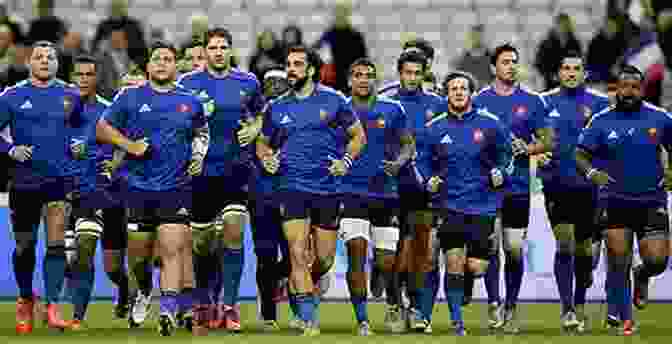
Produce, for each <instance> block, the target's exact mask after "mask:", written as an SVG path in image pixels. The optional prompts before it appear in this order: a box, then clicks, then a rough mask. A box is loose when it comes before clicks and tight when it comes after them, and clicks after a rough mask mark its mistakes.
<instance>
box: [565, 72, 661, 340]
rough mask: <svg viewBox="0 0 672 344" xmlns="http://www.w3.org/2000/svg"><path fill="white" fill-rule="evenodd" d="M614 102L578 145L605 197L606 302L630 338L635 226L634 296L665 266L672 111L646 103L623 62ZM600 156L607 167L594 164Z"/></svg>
mask: <svg viewBox="0 0 672 344" xmlns="http://www.w3.org/2000/svg"><path fill="white" fill-rule="evenodd" d="M618 77H619V80H620V82H619V88H618V92H617V95H616V100H617V101H616V105H615V106H612V107H609V108H607V109H605V110H603V111H601V112H600V113H599V114H597V115H595V116H594V117H593V119H592V120H591V121H590V123H589V124H588V126H587V127H586V129H585V130H584V131H583V133H582V134H581V136H580V139H579V145H578V148H577V150H576V161H577V167H578V169H579V173H581V174H583V175H585V176H586V178H587V179H589V180H590V181H591V182H592V183H594V184H596V185H598V186H599V187H600V193H601V194H602V195H601V196H603V197H604V199H605V200H606V212H607V230H606V240H607V247H608V258H607V262H608V271H607V282H606V283H607V285H608V286H609V288H608V289H607V302H608V303H609V304H611V305H613V306H614V307H615V308H617V310H618V313H620V319H621V320H622V321H623V332H622V334H623V335H625V336H629V335H632V334H633V332H634V331H633V321H632V301H631V300H632V296H631V295H630V293H629V290H630V289H629V288H628V287H627V285H626V284H627V282H628V281H629V278H628V275H629V272H630V264H631V260H630V259H631V258H630V256H631V255H632V240H633V239H634V238H633V232H634V233H636V235H637V240H638V246H639V250H640V251H639V252H640V256H641V258H642V265H641V267H640V268H638V269H637V270H636V271H635V274H634V294H635V296H634V299H635V300H637V299H645V298H646V292H647V290H646V288H648V281H649V279H650V278H651V277H654V276H657V275H659V274H661V273H663V272H664V271H665V269H666V268H667V261H668V256H669V234H668V232H669V228H668V227H669V222H668V221H669V219H668V217H667V210H666V205H667V195H666V192H665V190H666V189H667V190H669V189H670V188H671V187H672V170H671V169H670V166H669V161H668V162H667V163H668V164H666V166H662V161H661V159H660V157H661V154H660V152H661V148H662V147H670V140H671V139H670V136H669V135H670V130H671V129H672V116H671V115H670V114H669V113H667V112H665V111H664V110H662V109H660V108H657V107H654V106H653V105H651V104H649V103H646V102H643V101H642V98H641V97H642V82H643V80H644V75H643V74H642V73H641V72H640V71H639V70H638V69H637V68H636V67H633V66H624V67H623V69H622V70H621V71H620V73H619V75H618ZM593 158H595V159H600V160H601V162H602V165H603V167H601V168H600V169H597V168H595V167H593V164H592V160H593Z"/></svg>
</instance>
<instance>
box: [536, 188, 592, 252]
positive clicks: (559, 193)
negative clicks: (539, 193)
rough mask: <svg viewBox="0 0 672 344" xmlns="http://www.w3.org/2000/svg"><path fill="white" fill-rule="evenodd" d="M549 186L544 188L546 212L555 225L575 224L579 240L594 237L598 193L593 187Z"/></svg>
mask: <svg viewBox="0 0 672 344" xmlns="http://www.w3.org/2000/svg"><path fill="white" fill-rule="evenodd" d="M559 189H560V188H548V189H545V190H544V199H545V203H546V212H547V213H548V218H549V220H550V222H551V226H552V227H555V226H556V225H559V224H572V225H574V226H575V229H574V231H575V233H574V235H575V237H576V241H577V242H581V241H584V240H586V239H589V238H591V237H593V235H594V232H595V231H596V230H595V212H596V211H597V210H596V209H597V197H596V196H597V194H596V192H595V190H592V189H574V190H573V189H566V190H559Z"/></svg>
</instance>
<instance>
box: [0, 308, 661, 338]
mask: <svg viewBox="0 0 672 344" xmlns="http://www.w3.org/2000/svg"><path fill="white" fill-rule="evenodd" d="M70 309H71V308H70V307H65V309H64V311H65V313H64V314H71V311H70ZM154 309H156V307H155V308H154ZM605 309H606V307H605V306H604V305H601V304H590V305H588V306H587V311H588V314H589V315H590V317H591V319H590V330H589V331H587V333H586V334H583V335H568V334H565V333H563V332H562V331H561V330H560V328H559V324H560V321H559V315H558V314H559V305H557V304H522V305H520V318H521V319H522V322H521V327H522V331H523V332H522V333H521V334H520V335H517V336H508V335H504V334H494V335H493V334H490V333H489V332H488V331H487V330H486V329H485V324H486V312H485V305H484V304H474V305H472V306H469V307H468V308H466V309H465V317H466V321H467V329H468V331H469V335H468V336H467V337H464V338H458V337H454V336H453V332H452V329H451V327H450V325H449V324H450V322H449V320H448V309H447V306H446V305H445V304H440V305H437V307H436V309H435V312H434V323H433V328H434V334H433V335H421V334H417V335H416V334H413V335H411V334H405V335H391V334H386V333H384V331H383V328H382V325H383V311H384V308H383V306H382V305H380V304H371V305H370V306H369V316H370V318H371V322H372V326H373V329H374V331H376V335H375V336H373V337H368V338H360V337H356V336H355V335H354V334H355V324H354V320H353V314H352V307H351V306H350V305H349V304H342V303H325V304H322V305H321V307H320V318H321V321H320V322H321V330H322V335H321V336H319V337H312V338H302V337H298V336H297V335H296V334H295V332H292V331H290V330H287V329H283V330H281V331H280V332H276V333H263V332H261V330H260V327H259V323H258V322H257V321H256V308H255V305H254V304H253V303H247V304H244V305H243V306H242V315H243V326H244V327H243V330H244V332H243V334H239V335H231V334H227V333H225V332H221V331H217V332H213V331H211V332H210V334H209V336H207V337H192V336H191V334H190V333H187V332H186V331H185V330H180V331H179V332H178V333H177V335H175V336H174V337H169V338H166V337H160V336H159V335H158V333H157V331H156V321H155V318H152V319H150V320H149V321H148V322H147V323H146V324H145V327H144V328H140V329H134V330H129V329H127V328H126V322H125V321H121V320H113V318H112V306H111V305H110V304H109V303H96V304H93V305H91V308H90V311H89V316H88V318H89V321H88V322H87V329H86V330H84V331H81V332H67V331H66V332H64V333H59V332H55V331H52V330H48V329H45V328H43V327H41V326H40V327H38V328H37V329H35V331H34V333H33V334H31V335H28V336H21V337H18V336H16V335H15V334H14V304H13V303H2V304H0V320H1V321H0V343H7V344H57V343H67V344H78V343H87V344H105V343H129V344H131V343H132V344H136V343H137V344H155V343H156V344H158V343H167V342H175V343H187V341H189V343H199V344H200V343H203V344H209V343H213V344H214V343H225V341H235V343H237V344H238V343H240V344H248V343H249V344H253V343H254V344H256V343H259V344H299V343H326V344H348V343H352V342H354V343H357V342H366V343H417V344H420V343H437V344H438V343H441V344H446V343H451V342H453V341H459V342H460V343H464V344H484V343H498V344H502V343H516V344H518V343H528V342H529V343H535V344H542V343H571V344H581V343H587V344H612V343H613V341H614V340H623V339H617V338H610V337H613V336H614V335H613V334H611V333H610V332H609V331H607V330H605V329H603V327H602V319H603V318H604V313H605ZM670 309H671V308H670V305H669V304H652V305H649V307H648V308H647V309H646V310H645V311H641V312H637V313H636V318H637V322H638V325H639V332H638V333H637V334H635V336H633V337H631V338H628V339H627V341H628V342H629V343H639V342H646V343H648V342H654V343H655V342H660V343H663V342H666V341H669V338H670V335H672V326H671V325H670V324H671V323H668V322H667V320H668V318H667V316H669V315H670ZM279 315H280V318H281V320H280V325H281V326H282V327H284V328H286V324H287V316H286V315H287V308H286V306H285V305H282V306H281V308H280V310H279ZM656 320H658V321H656ZM419 341H422V342H419Z"/></svg>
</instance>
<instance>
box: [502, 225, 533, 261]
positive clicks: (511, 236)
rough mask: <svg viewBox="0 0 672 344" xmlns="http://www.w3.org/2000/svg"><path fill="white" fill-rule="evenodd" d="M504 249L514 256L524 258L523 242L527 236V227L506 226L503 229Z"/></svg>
mask: <svg viewBox="0 0 672 344" xmlns="http://www.w3.org/2000/svg"><path fill="white" fill-rule="evenodd" d="M502 235H503V239H504V240H503V243H504V250H505V251H506V252H509V253H510V254H511V255H512V257H513V258H516V259H518V258H522V254H523V244H524V243H525V239H526V237H527V229H526V228H504V230H503V231H502Z"/></svg>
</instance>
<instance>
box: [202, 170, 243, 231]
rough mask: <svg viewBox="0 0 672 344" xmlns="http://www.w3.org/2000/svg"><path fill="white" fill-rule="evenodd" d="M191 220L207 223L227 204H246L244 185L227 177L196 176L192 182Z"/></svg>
mask: <svg viewBox="0 0 672 344" xmlns="http://www.w3.org/2000/svg"><path fill="white" fill-rule="evenodd" d="M193 186H194V189H193V190H194V193H193V199H192V209H191V221H193V222H197V223H209V222H212V221H214V220H215V218H216V217H217V215H219V213H220V212H221V211H222V209H224V208H225V207H227V206H229V205H243V206H247V203H248V202H247V201H248V193H247V192H246V191H245V190H244V189H243V186H244V185H240V184H238V183H235V182H234V183H232V181H231V180H230V179H229V178H227V177H205V176H202V177H196V178H194V182H193Z"/></svg>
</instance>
